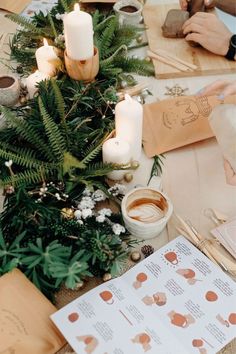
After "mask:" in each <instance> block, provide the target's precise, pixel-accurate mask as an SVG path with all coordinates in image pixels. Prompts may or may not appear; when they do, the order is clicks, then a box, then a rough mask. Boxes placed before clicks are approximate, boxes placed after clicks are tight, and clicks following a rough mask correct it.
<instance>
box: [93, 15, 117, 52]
mask: <svg viewBox="0 0 236 354" xmlns="http://www.w3.org/2000/svg"><path fill="white" fill-rule="evenodd" d="M117 24H118V20H117V17H114V18H111V19H110V21H109V24H108V26H107V27H106V28H105V29H104V31H103V33H102V34H101V36H100V37H99V39H98V41H97V46H98V49H99V55H100V58H101V59H102V58H104V57H106V53H107V50H108V48H109V47H110V45H111V43H112V41H113V39H114V36H115V29H116V27H117Z"/></svg>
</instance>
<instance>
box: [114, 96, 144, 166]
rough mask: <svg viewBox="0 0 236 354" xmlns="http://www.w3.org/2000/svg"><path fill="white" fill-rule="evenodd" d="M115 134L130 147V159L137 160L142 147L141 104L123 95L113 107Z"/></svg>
mask: <svg viewBox="0 0 236 354" xmlns="http://www.w3.org/2000/svg"><path fill="white" fill-rule="evenodd" d="M115 125H116V136H117V137H118V138H120V139H122V140H124V141H127V142H128V143H129V145H130V147H131V158H132V160H139V158H140V155H141V149H142V130H143V106H142V105H141V104H140V103H139V102H137V101H136V100H134V99H133V98H131V97H130V96H129V95H127V94H126V95H125V99H124V100H123V101H121V102H119V103H117V105H116V107H115Z"/></svg>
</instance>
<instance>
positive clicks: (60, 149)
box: [38, 97, 66, 162]
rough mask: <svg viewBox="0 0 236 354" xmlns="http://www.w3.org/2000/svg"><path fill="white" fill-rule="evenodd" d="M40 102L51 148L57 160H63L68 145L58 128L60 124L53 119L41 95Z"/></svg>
mask: <svg viewBox="0 0 236 354" xmlns="http://www.w3.org/2000/svg"><path fill="white" fill-rule="evenodd" d="M38 104H39V110H40V114H41V117H42V120H43V124H44V128H45V132H46V135H47V137H48V140H49V142H50V146H51V149H52V151H53V153H54V155H55V157H56V161H58V162H62V161H63V158H64V152H65V147H66V144H65V141H64V138H63V136H62V134H61V132H60V130H59V128H58V125H57V124H56V123H55V122H54V121H53V119H52V118H51V117H50V115H49V114H48V113H47V111H46V108H45V107H44V104H43V101H42V99H41V97H39V98H38Z"/></svg>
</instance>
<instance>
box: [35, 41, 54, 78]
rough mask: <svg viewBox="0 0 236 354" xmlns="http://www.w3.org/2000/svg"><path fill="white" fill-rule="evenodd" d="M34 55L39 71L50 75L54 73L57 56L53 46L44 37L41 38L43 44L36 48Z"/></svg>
mask: <svg viewBox="0 0 236 354" xmlns="http://www.w3.org/2000/svg"><path fill="white" fill-rule="evenodd" d="M35 56H36V61H37V66H38V69H39V71H40V72H42V73H45V74H47V75H50V76H53V75H55V72H56V67H57V64H58V61H59V58H58V56H57V54H56V52H55V49H54V47H53V46H51V45H48V42H47V40H46V39H45V38H44V39H43V46H42V47H39V48H38V49H37V50H36V52H35Z"/></svg>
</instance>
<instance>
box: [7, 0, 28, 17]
mask: <svg viewBox="0 0 236 354" xmlns="http://www.w3.org/2000/svg"><path fill="white" fill-rule="evenodd" d="M30 3H31V0H0V9H2V10H5V11H9V12H14V13H16V14H19V13H21V12H22V11H23V10H24V9H25V7H26V6H27V5H28V4H30Z"/></svg>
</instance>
